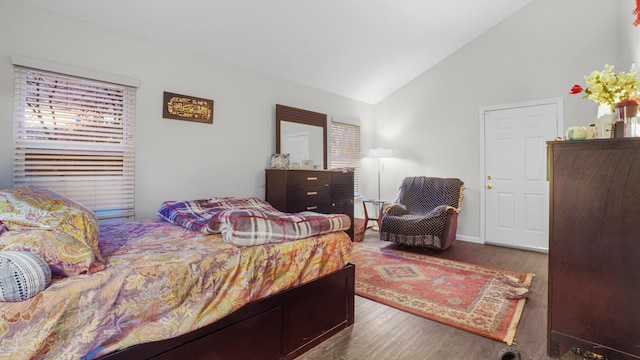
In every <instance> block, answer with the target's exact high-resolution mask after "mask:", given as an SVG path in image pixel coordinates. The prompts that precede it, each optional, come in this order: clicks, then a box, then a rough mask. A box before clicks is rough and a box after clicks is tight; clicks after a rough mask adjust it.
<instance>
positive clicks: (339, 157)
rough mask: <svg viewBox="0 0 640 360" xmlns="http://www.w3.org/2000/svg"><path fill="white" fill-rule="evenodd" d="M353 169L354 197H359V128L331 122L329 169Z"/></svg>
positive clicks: (339, 122) (348, 124) (334, 121)
mask: <svg viewBox="0 0 640 360" xmlns="http://www.w3.org/2000/svg"><path fill="white" fill-rule="evenodd" d="M345 167H350V168H353V169H354V174H353V175H354V184H353V185H354V196H356V197H358V196H360V126H359V125H354V124H350V123H346V122H341V121H336V120H335V119H334V120H333V121H332V122H331V168H332V169H336V168H345Z"/></svg>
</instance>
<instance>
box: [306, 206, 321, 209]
mask: <svg viewBox="0 0 640 360" xmlns="http://www.w3.org/2000/svg"><path fill="white" fill-rule="evenodd" d="M317 208H318V207H317V206H307V210H315V209H317Z"/></svg>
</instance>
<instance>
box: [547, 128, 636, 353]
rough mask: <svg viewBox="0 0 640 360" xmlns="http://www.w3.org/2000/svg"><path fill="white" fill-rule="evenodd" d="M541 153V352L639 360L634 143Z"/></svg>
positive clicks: (572, 144)
mask: <svg viewBox="0 0 640 360" xmlns="http://www.w3.org/2000/svg"><path fill="white" fill-rule="evenodd" d="M548 146H549V147H548V149H549V179H550V185H551V188H550V196H551V199H550V200H551V201H550V224H549V232H550V233H549V302H548V324H547V325H548V329H547V330H548V332H547V336H548V342H547V351H548V353H549V355H551V356H560V355H562V354H564V353H565V352H566V351H568V350H569V349H570V348H571V347H577V348H580V349H582V350H585V351H590V352H593V353H596V354H599V355H603V356H605V357H607V358H609V359H640V139H636V138H622V139H596V140H585V141H564V142H549V143H548Z"/></svg>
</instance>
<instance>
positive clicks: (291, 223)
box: [158, 197, 351, 246]
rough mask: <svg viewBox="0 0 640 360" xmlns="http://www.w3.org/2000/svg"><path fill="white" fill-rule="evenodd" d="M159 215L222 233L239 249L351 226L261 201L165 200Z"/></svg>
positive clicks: (340, 218)
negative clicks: (278, 208)
mask: <svg viewBox="0 0 640 360" xmlns="http://www.w3.org/2000/svg"><path fill="white" fill-rule="evenodd" d="M158 216H160V217H161V218H163V219H165V220H166V221H169V222H171V223H174V224H177V225H180V226H183V227H185V228H187V229H190V230H194V231H199V232H202V233H205V234H215V233H221V234H222V239H223V241H225V242H227V243H230V244H234V245H238V246H253V245H261V244H266V243H277V242H284V241H293V240H298V239H304V238H307V237H311V236H314V235H322V234H326V233H330V232H334V231H343V230H347V229H349V227H351V219H350V218H349V216H347V215H344V214H320V213H316V212H311V211H304V212H299V213H284V212H281V211H279V210H277V209H275V208H274V207H272V206H271V205H270V204H269V203H267V202H266V201H264V200H260V199H258V198H232V197H222V198H213V199H203V200H187V201H165V202H164V203H162V205H161V206H160V209H158Z"/></svg>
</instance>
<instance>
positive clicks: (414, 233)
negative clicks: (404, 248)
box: [379, 176, 464, 250]
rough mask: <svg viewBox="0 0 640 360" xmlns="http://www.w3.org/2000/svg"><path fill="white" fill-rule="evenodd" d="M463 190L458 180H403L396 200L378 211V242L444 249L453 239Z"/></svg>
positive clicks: (431, 178)
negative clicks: (379, 212)
mask: <svg viewBox="0 0 640 360" xmlns="http://www.w3.org/2000/svg"><path fill="white" fill-rule="evenodd" d="M463 190H464V183H463V182H462V181H461V180H460V179H443V178H434V177H426V176H415V177H407V178H405V179H404V180H403V181H402V185H401V186H400V193H399V195H398V199H397V200H396V201H395V202H394V203H393V204H387V205H385V206H383V208H382V209H381V214H380V217H379V218H380V240H382V241H393V242H396V243H399V244H405V245H412V246H422V247H427V248H432V249H437V250H445V249H447V248H448V247H449V246H451V244H452V243H453V241H454V240H455V238H456V230H457V227H458V213H459V212H460V208H461V205H462V198H463V197H464V195H463V193H462V192H463Z"/></svg>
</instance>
